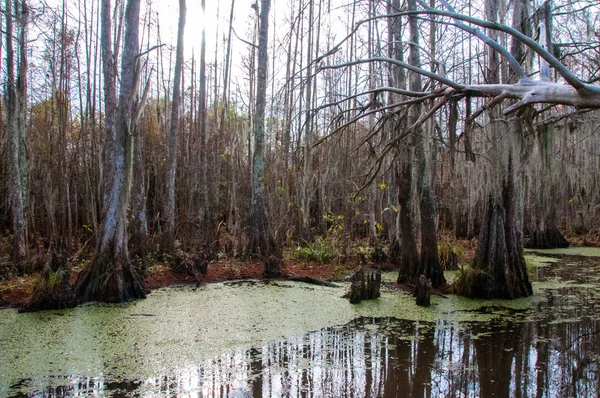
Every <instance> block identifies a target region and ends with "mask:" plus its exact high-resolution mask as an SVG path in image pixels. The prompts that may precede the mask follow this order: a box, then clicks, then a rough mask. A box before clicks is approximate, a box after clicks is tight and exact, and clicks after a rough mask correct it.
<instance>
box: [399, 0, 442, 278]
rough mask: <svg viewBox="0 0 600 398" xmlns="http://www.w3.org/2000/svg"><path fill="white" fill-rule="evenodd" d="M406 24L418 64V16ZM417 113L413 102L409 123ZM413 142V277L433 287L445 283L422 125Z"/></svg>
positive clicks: (412, 3)
mask: <svg viewBox="0 0 600 398" xmlns="http://www.w3.org/2000/svg"><path fill="white" fill-rule="evenodd" d="M408 7H409V9H416V8H417V7H416V0H409V1H408ZM408 25H409V30H410V45H409V49H410V52H409V59H408V62H409V63H410V64H411V65H414V66H416V67H421V56H420V50H419V26H418V19H417V18H416V17H414V16H411V17H409V19H408ZM409 88H410V90H411V91H421V90H422V83H421V75H419V74H417V73H411V74H410V78H409ZM420 116H421V106H420V104H417V105H414V106H412V107H411V109H410V110H409V114H408V118H409V124H410V125H412V124H413V123H415V122H416V121H417V120H418V119H419V117H420ZM412 138H413V145H414V148H415V158H416V162H417V173H416V177H417V181H416V182H417V194H418V196H419V211H420V214H421V258H420V261H419V267H418V269H417V273H416V275H414V277H415V278H418V277H419V276H420V275H421V274H423V275H425V277H426V278H428V279H431V285H432V286H433V287H439V286H441V285H443V284H444V283H446V280H445V279H444V273H443V272H442V267H441V266H440V260H439V256H438V248H437V226H436V203H435V197H434V195H433V189H432V186H431V185H432V184H431V179H430V177H429V175H431V173H429V175H428V173H427V166H428V162H427V154H426V152H425V144H424V142H423V137H422V129H421V128H418V129H417V130H416V131H414V132H413V134H412Z"/></svg>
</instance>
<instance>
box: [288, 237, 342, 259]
mask: <svg viewBox="0 0 600 398" xmlns="http://www.w3.org/2000/svg"><path fill="white" fill-rule="evenodd" d="M304 243H305V245H306V246H305V247H297V248H296V249H295V250H294V257H295V258H296V259H298V260H300V261H313V262H317V263H326V262H329V261H332V260H334V259H335V258H336V257H337V256H338V255H337V251H336V249H335V247H333V246H332V245H331V244H330V243H329V242H328V241H327V239H323V238H322V237H320V236H318V237H317V238H316V239H315V241H314V242H312V243H311V242H306V241H305V242H304Z"/></svg>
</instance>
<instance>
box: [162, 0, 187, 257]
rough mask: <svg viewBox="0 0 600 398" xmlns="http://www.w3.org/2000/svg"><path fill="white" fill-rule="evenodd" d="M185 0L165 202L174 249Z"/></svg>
mask: <svg viewBox="0 0 600 398" xmlns="http://www.w3.org/2000/svg"><path fill="white" fill-rule="evenodd" d="M185 17H186V5H185V0H179V24H178V28H177V53H176V55H175V72H174V75H173V98H172V101H171V126H170V129H169V138H168V140H167V168H168V169H167V201H166V203H165V210H164V212H165V215H166V216H165V224H166V227H165V236H164V238H163V244H164V249H165V250H166V251H167V252H171V251H173V248H174V243H175V206H176V204H175V176H176V175H177V146H178V144H177V143H178V140H179V122H180V120H179V112H180V109H181V70H182V67H183V34H184V30H185Z"/></svg>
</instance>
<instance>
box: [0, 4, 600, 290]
mask: <svg viewBox="0 0 600 398" xmlns="http://www.w3.org/2000/svg"><path fill="white" fill-rule="evenodd" d="M269 3H270V2H269V1H265V0H262V1H260V2H258V3H253V4H251V3H250V2H247V1H238V2H237V3H236V2H235V0H232V1H231V3H230V4H229V3H228V2H218V3H216V4H212V5H210V7H209V8H208V9H206V11H204V12H200V13H198V11H201V10H204V9H205V1H204V0H202V1H201V4H200V9H198V7H197V5H194V6H191V5H189V4H188V7H190V9H189V10H188V13H187V15H186V12H185V10H186V7H185V6H186V2H185V0H180V1H179V7H178V8H177V7H175V4H170V5H169V8H166V7H167V6H166V5H164V4H161V2H160V1H158V0H154V1H153V0H145V1H144V2H140V0H127V1H125V0H116V1H115V2H111V1H107V0H102V1H100V0H63V1H62V2H60V1H58V2H50V1H47V2H39V1H37V0H32V1H25V0H14V1H13V0H6V3H5V6H4V8H3V12H2V14H1V18H2V26H3V32H2V40H1V43H2V47H1V48H0V52H1V59H2V78H1V81H2V84H3V89H4V97H3V99H2V101H1V102H0V105H1V106H2V112H1V115H2V123H0V187H1V188H0V192H2V193H3V194H2V195H0V233H1V245H0V255H1V257H0V276H2V277H8V276H11V275H15V274H21V273H32V272H38V271H42V272H43V271H44V264H46V263H47V261H48V256H49V253H50V252H54V256H55V259H56V257H58V258H62V260H57V261H55V263H57V264H63V265H62V266H60V267H63V268H64V267H66V268H68V269H69V272H70V266H71V265H72V264H73V263H78V262H81V261H84V260H85V261H87V260H91V261H90V262H89V264H88V267H87V268H86V270H84V271H83V272H82V275H80V277H79V279H78V281H77V284H76V286H75V294H77V296H79V297H80V298H81V297H82V298H83V299H84V300H91V299H101V300H108V301H122V300H126V299H128V298H130V297H143V295H144V293H143V288H142V287H141V282H140V280H141V279H143V273H144V269H145V266H146V265H147V262H148V261H154V260H155V259H156V258H157V257H160V258H166V259H171V260H170V261H173V262H174V263H177V262H179V263H181V262H186V261H187V262H190V263H193V262H194V261H199V262H206V261H212V260H213V259H216V258H217V257H223V256H227V257H233V256H241V257H245V256H255V257H256V256H258V257H259V258H261V259H269V258H270V257H275V258H277V259H280V258H283V257H284V254H285V253H290V254H291V255H295V256H297V257H300V258H301V259H310V260H314V261H319V260H330V259H333V258H336V259H337V260H339V261H344V260H345V259H349V258H351V257H353V256H354V257H357V256H359V255H360V254H361V253H362V254H365V253H367V254H369V257H371V258H369V260H375V261H383V260H385V259H386V258H387V259H388V260H389V261H391V262H394V263H396V264H398V265H399V266H400V269H401V272H400V278H399V280H400V281H402V280H404V281H409V282H412V281H413V280H414V278H415V277H416V276H417V275H419V274H421V273H423V274H425V275H426V276H427V277H428V278H430V279H431V280H432V282H433V285H434V286H439V285H442V284H443V283H444V280H443V275H441V274H439V273H437V271H436V270H437V269H439V267H440V266H439V262H440V259H439V256H438V238H439V236H441V235H443V236H444V239H445V240H448V239H450V241H453V240H455V239H475V238H478V237H479V249H478V252H477V254H476V259H475V260H474V263H473V267H474V269H476V268H477V267H478V266H481V267H484V265H481V264H482V263H483V262H485V263H486V264H488V263H493V262H496V263H502V264H501V266H505V264H504V262H505V261H506V262H507V263H510V262H511V261H513V260H510V259H511V258H515V257H522V253H521V251H522V247H521V246H520V245H521V243H520V242H521V239H522V238H523V237H525V238H526V239H525V241H526V242H527V238H529V239H532V240H533V242H532V244H536V245H538V246H556V245H562V244H565V242H564V239H563V238H562V236H561V235H560V233H559V232H558V231H559V230H560V231H561V232H562V233H563V234H565V235H566V236H567V237H570V238H573V237H574V236H578V238H577V239H578V241H579V242H583V243H586V242H588V243H593V242H594V240H595V242H597V241H598V236H599V235H600V230H599V229H598V228H599V227H598V226H599V225H600V172H599V171H600V152H599V151H600V134H599V131H598V130H599V129H600V121H599V117H600V114H599V113H598V111H595V110H593V108H598V107H600V101H599V100H598V97H599V96H600V94H598V90H599V89H598V80H600V7H599V6H598V5H597V3H596V2H595V1H593V0H587V1H584V0H580V1H575V0H555V1H552V2H543V3H542V2H540V1H537V0H536V1H529V0H513V1H506V0H485V1H483V0H482V1H477V0H473V1H463V0H457V1H452V3H451V5H450V4H446V3H445V2H444V1H441V0H431V1H429V2H428V3H423V2H420V1H415V0H407V1H401V0H388V1H384V0H380V1H352V2H339V1H335V0H285V1H277V2H276V3H277V4H275V2H273V4H269ZM429 7H432V8H435V9H436V10H437V11H436V12H432V8H429ZM215 8H216V9H215ZM167 10H168V11H169V12H171V13H179V19H178V22H177V21H173V20H172V19H173V18H172V16H169V17H167V16H166V14H167ZM191 10H194V11H195V12H196V13H197V14H193V13H191V12H190V11H191ZM416 10H419V11H418V12H417V11H416ZM411 11H414V12H411ZM213 13H214V14H213ZM444 13H445V14H444ZM458 15H461V16H463V17H466V19H462V21H463V22H461V19H460V18H457V16H458ZM470 17H473V18H477V20H476V21H488V22H492V23H497V24H502V25H503V26H506V27H509V28H511V27H512V29H514V30H516V31H518V32H521V34H522V35H524V36H526V37H529V38H530V42H526V41H524V40H522V39H519V40H517V39H516V36H515V35H514V34H513V33H511V31H508V30H506V29H504V30H503V29H496V28H495V26H499V25H494V26H491V25H490V26H484V25H483V24H481V23H479V22H476V21H475V20H469V18H470ZM209 21H210V22H209ZM176 24H177V26H176ZM203 25H204V26H206V27H207V28H206V29H201V28H200V29H199V28H198V27H199V26H203ZM186 26H187V27H188V28H186ZM189 26H193V27H195V28H189ZM484 32H485V33H484ZM492 41H493V42H494V43H496V47H494V45H491V44H490V43H491V42H492ZM540 49H541V50H540ZM541 51H546V53H547V54H549V56H546V57H545V58H544V56H540V53H541ZM550 58H552V59H553V60H555V61H556V62H557V63H554V61H552V59H550ZM548 59H550V61H549V60H548ZM561 66H562V68H561ZM530 79H531V80H530ZM528 82H529V83H528ZM532 82H535V84H534V83H532ZM538 82H539V85H537V83H538ZM553 82H556V83H553ZM523 83H525V84H523ZM502 84H504V85H506V87H507V86H509V85H512V86H513V87H523V86H527V84H529V86H530V87H538V86H539V87H541V86H542V85H543V84H546V86H544V87H550V88H552V89H553V90H554V91H551V92H550V91H549V92H550V94H548V95H547V96H544V93H542V94H541V99H538V98H533V99H532V96H533V97H535V95H538V93H537V92H534V94H533V95H532V94H531V93H530V92H528V93H526V95H521V94H518V95H513V94H511V90H510V89H509V90H506V89H504V91H501V92H500V91H494V90H495V87H499V86H498V85H502ZM552 84H556V85H560V86H561V87H569V86H571V87H573V88H574V89H575V90H576V91H577V93H579V94H580V98H579V97H577V98H575V99H573V98H572V97H571V96H570V95H571V94H570V93H571V92H569V93H567V94H568V95H567V94H564V92H563V91H560V90H558V89H554V86H552ZM494 85H497V86H494ZM586 90H587V91H586ZM586 93H587V94H586ZM575 96H576V95H575ZM582 98H583V99H582ZM574 105H575V106H574ZM500 223H501V224H500ZM500 225H502V226H503V227H501V226H500ZM492 226H493V227H492ZM111 228H112V229H111ZM494 228H497V230H498V231H500V230H502V233H501V234H500V233H499V234H500V235H502V236H496V235H495V234H496V232H495V231H496V229H494ZM486 231H487V232H486ZM411 235H414V236H412V238H411ZM488 240H489V243H485V242H488ZM511 242H512V243H511ZM446 244H447V245H450V247H452V243H446ZM502 245H504V246H505V248H504V249H503V250H504V251H502V250H501V249H499V247H500V246H502ZM511 245H513V246H514V247H513V246H511ZM442 246H443V245H442ZM359 247H360V249H359ZM365 248H367V249H365ZM282 250H283V252H284V254H282ZM418 252H420V254H417V253H418ZM490 253H491V254H490ZM285 255H288V254H285ZM499 258H502V260H499ZM504 258H506V259H504ZM173 259H178V260H173ZM61 261H62V263H61ZM514 261H516V262H517V263H518V262H519V261H518V260H514ZM266 262H267V263H269V261H266ZM507 266H508V267H513V268H514V266H513V265H507ZM52 267H54V268H56V267H57V266H56V265H52ZM60 267H59V268H60ZM274 267H275V268H277V267H278V265H275V266H274ZM517 268H518V266H517ZM115 269H116V270H117V271H115ZM54 271H56V270H54ZM265 272H266V273H269V272H275V271H273V270H269V266H267V267H266V269H265ZM275 273H277V272H275ZM106 274H109V275H113V274H114V275H116V276H114V277H113V279H110V277H108V278H109V279H106V280H101V281H100V282H98V280H99V279H101V278H102V276H101V275H106ZM66 280H67V282H68V278H67V279H66ZM107 285H114V287H112V288H107V287H106V286H107ZM525 285H526V284H525ZM90 286H92V287H90ZM103 289H104V290H103ZM106 289H108V290H109V291H107V290H106ZM111 289H112V290H111ZM486 289H487V288H486ZM490 289H491V290H492V291H493V292H491V293H490ZM484 290H485V289H484ZM517 290H518V291H515V290H514V289H512V288H509V289H508V290H502V289H500V288H497V289H496V288H493V289H492V288H491V287H490V288H489V289H487V290H486V292H480V294H477V292H476V295H481V296H488V295H492V296H509V297H513V296H520V295H527V294H530V292H528V289H527V287H526V286H525V287H523V288H522V289H520V290H519V289H517ZM529 290H530V287H529Z"/></svg>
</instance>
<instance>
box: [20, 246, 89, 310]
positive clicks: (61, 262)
mask: <svg viewBox="0 0 600 398" xmlns="http://www.w3.org/2000/svg"><path fill="white" fill-rule="evenodd" d="M70 277H71V269H70V267H69V266H68V263H67V260H66V258H65V257H64V255H62V254H61V253H57V252H56V251H55V250H53V251H52V254H51V256H50V258H49V260H48V262H46V264H45V265H44V268H43V270H42V275H41V276H40V279H39V280H38V282H37V283H36V285H35V287H34V288H33V293H32V294H31V297H30V298H29V301H28V302H27V304H26V305H25V307H24V308H22V309H21V311H22V312H33V311H44V310H60V309H64V308H73V307H75V306H76V305H77V298H76V297H75V292H74V291H73V287H72V286H71V284H70V282H69V279H70Z"/></svg>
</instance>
